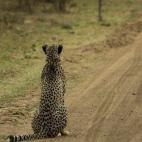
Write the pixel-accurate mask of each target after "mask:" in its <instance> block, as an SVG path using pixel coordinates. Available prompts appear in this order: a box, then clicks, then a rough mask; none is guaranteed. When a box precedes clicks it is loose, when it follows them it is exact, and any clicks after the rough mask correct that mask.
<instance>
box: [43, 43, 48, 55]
mask: <svg viewBox="0 0 142 142" xmlns="http://www.w3.org/2000/svg"><path fill="white" fill-rule="evenodd" d="M47 47H48V45H47V44H45V45H43V46H42V50H43V52H44V53H45V54H46V51H47Z"/></svg>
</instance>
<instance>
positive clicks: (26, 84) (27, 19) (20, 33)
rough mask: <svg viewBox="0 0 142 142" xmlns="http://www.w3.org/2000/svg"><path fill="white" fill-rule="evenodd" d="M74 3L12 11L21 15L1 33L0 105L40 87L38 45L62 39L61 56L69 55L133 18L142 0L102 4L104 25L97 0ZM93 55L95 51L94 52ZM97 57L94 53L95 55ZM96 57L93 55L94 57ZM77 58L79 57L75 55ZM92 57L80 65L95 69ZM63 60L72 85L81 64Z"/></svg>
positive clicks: (41, 64) (57, 41)
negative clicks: (63, 8)
mask: <svg viewBox="0 0 142 142" xmlns="http://www.w3.org/2000/svg"><path fill="white" fill-rule="evenodd" d="M76 3H77V7H74V8H73V9H72V12H70V13H66V14H57V13H43V12H38V13H35V14H31V15H29V14H27V13H20V14H18V12H17V13H16V12H15V13H14V14H15V15H17V16H13V17H14V18H18V16H19V15H22V18H23V19H21V20H20V21H18V22H17V23H15V20H12V21H14V23H12V24H10V23H9V25H8V28H7V27H6V28H5V29H2V30H3V33H2V34H1V35H0V36H1V38H0V94H1V95H0V105H1V106H2V105H4V104H9V103H10V102H11V101H17V100H18V99H20V98H21V97H25V96H26V95H27V94H28V93H29V91H28V90H34V89H36V88H39V83H40V72H41V68H42V66H43V60H44V56H43V54H42V51H41V45H42V44H44V43H46V42H48V43H49V44H51V43H54V42H56V43H62V44H63V45H64V47H65V52H64V57H66V58H68V57H70V54H69V53H68V52H70V50H74V49H76V48H78V47H80V48H83V47H85V45H88V44H90V43H94V42H99V41H102V40H104V39H105V38H106V36H107V35H109V34H110V33H112V32H113V30H114V29H115V28H116V27H117V26H120V25H121V24H122V23H124V22H127V21H131V20H133V19H135V18H136V17H137V15H138V12H139V11H140V5H141V4H142V2H141V0H137V1H134V0H115V1H112V0H109V1H105V4H104V7H103V16H104V20H105V21H104V22H105V23H109V26H103V25H105V24H101V23H99V22H97V4H96V1H94V0H88V1H87V2H86V1H85V0H80V1H77V2H76ZM93 56H94V55H93ZM96 57H97V56H96ZM96 57H95V58H96ZM75 60H76V61H77V60H78V57H77V58H76V59H75ZM93 60H94V58H88V59H86V58H85V59H82V60H80V61H79V65H86V67H87V69H90V70H92V72H93V70H94V67H93V65H94V63H91V62H94V61H93ZM77 66H78V65H75V66H74V65H73V64H70V65H69V67H68V66H67V64H65V69H66V70H67V71H68V73H67V79H68V82H69V84H68V87H69V89H72V88H74V87H75V86H76V85H77V83H79V82H81V81H83V79H84V78H83V73H82V74H80V71H81V67H78V68H76V67H77Z"/></svg>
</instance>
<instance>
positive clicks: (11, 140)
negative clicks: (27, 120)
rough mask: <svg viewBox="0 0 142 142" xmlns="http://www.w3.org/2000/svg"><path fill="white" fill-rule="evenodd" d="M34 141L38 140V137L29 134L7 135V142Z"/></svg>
mask: <svg viewBox="0 0 142 142" xmlns="http://www.w3.org/2000/svg"><path fill="white" fill-rule="evenodd" d="M34 139H40V137H39V135H36V134H29V135H21V136H20V135H19V136H14V135H9V136H8V138H7V142H21V141H30V140H34Z"/></svg>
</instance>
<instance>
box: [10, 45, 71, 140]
mask: <svg viewBox="0 0 142 142" xmlns="http://www.w3.org/2000/svg"><path fill="white" fill-rule="evenodd" d="M42 50H43V51H44V53H45V55H46V64H45V66H44V68H43V70H42V74H41V98H40V103H39V107H38V109H37V111H36V113H35V114H34V117H33V120H32V123H31V125H32V129H33V134H29V135H21V136H13V135H10V136H8V142H20V141H25V140H26V141H27V140H36V139H43V138H54V137H56V136H57V135H59V134H61V135H62V136H63V135H68V134H69V132H68V131H65V130H64V129H65V128H66V126H67V110H66V108H65V105H64V94H65V75H64V71H63V68H62V66H61V62H60V54H61V52H62V50H63V46H62V45H51V46H48V45H47V44H46V45H43V46H42Z"/></svg>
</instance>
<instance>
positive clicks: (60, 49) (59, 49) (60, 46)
mask: <svg viewBox="0 0 142 142" xmlns="http://www.w3.org/2000/svg"><path fill="white" fill-rule="evenodd" d="M62 50H63V45H61V44H60V45H59V46H58V54H61V52H62Z"/></svg>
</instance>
